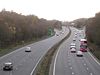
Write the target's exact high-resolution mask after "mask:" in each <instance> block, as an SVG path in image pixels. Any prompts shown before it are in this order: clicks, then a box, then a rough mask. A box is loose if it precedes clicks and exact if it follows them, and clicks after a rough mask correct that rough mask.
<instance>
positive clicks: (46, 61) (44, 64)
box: [33, 29, 71, 75]
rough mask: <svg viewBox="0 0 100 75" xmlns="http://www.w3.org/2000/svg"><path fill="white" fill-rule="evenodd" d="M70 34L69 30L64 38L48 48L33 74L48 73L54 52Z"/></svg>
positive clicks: (46, 74)
mask: <svg viewBox="0 0 100 75" xmlns="http://www.w3.org/2000/svg"><path fill="white" fill-rule="evenodd" d="M69 30H70V29H69ZM70 34H71V30H70V31H69V33H68V35H67V36H66V37H65V38H64V39H62V40H61V41H60V42H59V43H57V44H55V45H54V46H53V47H52V48H51V49H50V50H48V52H47V53H46V55H45V56H44V57H43V58H42V59H41V61H40V63H39V64H38V66H37V68H36V70H35V71H34V73H33V75H49V69H50V64H51V61H52V58H53V56H54V53H55V52H56V51H57V49H58V47H59V46H60V45H61V44H62V43H63V42H64V41H65V40H66V39H67V38H68V37H69V36H70Z"/></svg>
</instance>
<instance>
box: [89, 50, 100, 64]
mask: <svg viewBox="0 0 100 75" xmlns="http://www.w3.org/2000/svg"><path fill="white" fill-rule="evenodd" d="M88 54H89V55H90V56H91V57H92V58H93V59H94V61H95V62H96V63H97V64H98V65H100V63H99V62H98V61H97V60H96V59H95V57H94V56H93V55H92V54H91V53H90V52H88Z"/></svg>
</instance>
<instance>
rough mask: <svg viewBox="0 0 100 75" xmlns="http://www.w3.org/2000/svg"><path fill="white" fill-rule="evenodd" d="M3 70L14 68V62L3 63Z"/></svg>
mask: <svg viewBox="0 0 100 75" xmlns="http://www.w3.org/2000/svg"><path fill="white" fill-rule="evenodd" d="M3 70H4V71H5V70H7V71H9V70H13V64H12V63H11V62H7V63H4V65H3Z"/></svg>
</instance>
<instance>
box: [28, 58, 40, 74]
mask: <svg viewBox="0 0 100 75" xmlns="http://www.w3.org/2000/svg"><path fill="white" fill-rule="evenodd" d="M41 59H42V56H41V57H40V59H39V60H38V62H37V63H36V65H35V67H34V68H33V70H32V72H31V73H30V75H33V72H34V71H35V69H36V67H37V65H38V64H39V62H40V61H41Z"/></svg>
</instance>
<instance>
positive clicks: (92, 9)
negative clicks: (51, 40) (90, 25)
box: [0, 0, 100, 21]
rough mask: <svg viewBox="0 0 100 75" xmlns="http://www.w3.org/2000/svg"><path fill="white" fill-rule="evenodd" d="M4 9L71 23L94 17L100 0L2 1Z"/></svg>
mask: <svg viewBox="0 0 100 75" xmlns="http://www.w3.org/2000/svg"><path fill="white" fill-rule="evenodd" d="M3 8H5V9H6V10H9V11H10V10H13V11H15V12H17V13H22V14H24V15H29V14H33V15H36V16H38V17H39V18H45V19H48V20H51V19H57V20H62V21H71V20H74V19H77V18H88V17H93V16H94V15H95V13H97V12H99V11H100V0H0V10H2V9H3Z"/></svg>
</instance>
